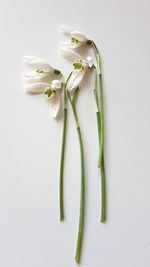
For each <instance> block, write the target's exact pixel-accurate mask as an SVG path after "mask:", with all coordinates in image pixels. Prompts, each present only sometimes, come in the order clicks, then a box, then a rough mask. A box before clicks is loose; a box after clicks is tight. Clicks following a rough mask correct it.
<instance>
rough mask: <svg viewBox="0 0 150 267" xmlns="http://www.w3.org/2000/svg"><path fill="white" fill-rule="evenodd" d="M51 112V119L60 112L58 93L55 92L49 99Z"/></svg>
mask: <svg viewBox="0 0 150 267" xmlns="http://www.w3.org/2000/svg"><path fill="white" fill-rule="evenodd" d="M51 110H52V115H53V118H56V117H57V115H58V113H59V110H60V93H59V91H57V92H56V93H55V94H54V96H53V97H52V99H51Z"/></svg>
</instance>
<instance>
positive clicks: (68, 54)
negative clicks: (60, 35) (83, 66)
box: [60, 47, 82, 62]
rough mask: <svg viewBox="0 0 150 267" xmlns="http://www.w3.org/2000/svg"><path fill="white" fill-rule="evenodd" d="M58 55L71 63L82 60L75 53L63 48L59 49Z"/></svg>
mask: <svg viewBox="0 0 150 267" xmlns="http://www.w3.org/2000/svg"><path fill="white" fill-rule="evenodd" d="M60 53H61V55H62V56H63V57H64V58H66V59H68V60H69V61H71V62H74V61H76V60H82V58H81V56H80V55H79V54H78V53H77V52H75V51H73V50H71V49H68V48H65V47H61V48H60Z"/></svg>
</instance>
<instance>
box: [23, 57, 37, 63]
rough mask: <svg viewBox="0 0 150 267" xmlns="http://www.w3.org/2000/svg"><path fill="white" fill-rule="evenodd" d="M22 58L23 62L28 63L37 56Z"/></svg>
mask: <svg viewBox="0 0 150 267" xmlns="http://www.w3.org/2000/svg"><path fill="white" fill-rule="evenodd" d="M23 59H24V62H25V63H30V62H31V61H33V60H36V59H38V57H33V56H24V58H23Z"/></svg>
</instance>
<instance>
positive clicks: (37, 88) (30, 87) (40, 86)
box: [25, 83, 49, 94]
mask: <svg viewBox="0 0 150 267" xmlns="http://www.w3.org/2000/svg"><path fill="white" fill-rule="evenodd" d="M48 85H49V84H48V83H31V84H26V85H25V90H26V91H27V92H29V93H35V94H37V93H42V92H43V91H44V89H45V88H46V87H47V86H48Z"/></svg>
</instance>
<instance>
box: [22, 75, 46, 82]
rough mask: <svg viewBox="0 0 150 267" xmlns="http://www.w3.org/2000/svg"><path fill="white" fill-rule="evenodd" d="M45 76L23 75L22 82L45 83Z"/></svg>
mask: <svg viewBox="0 0 150 267" xmlns="http://www.w3.org/2000/svg"><path fill="white" fill-rule="evenodd" d="M47 80H48V79H47V77H42V76H41V77H40V76H36V75H35V76H31V77H25V79H24V82H25V84H31V83H47Z"/></svg>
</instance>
